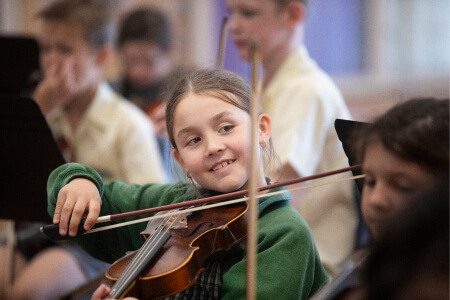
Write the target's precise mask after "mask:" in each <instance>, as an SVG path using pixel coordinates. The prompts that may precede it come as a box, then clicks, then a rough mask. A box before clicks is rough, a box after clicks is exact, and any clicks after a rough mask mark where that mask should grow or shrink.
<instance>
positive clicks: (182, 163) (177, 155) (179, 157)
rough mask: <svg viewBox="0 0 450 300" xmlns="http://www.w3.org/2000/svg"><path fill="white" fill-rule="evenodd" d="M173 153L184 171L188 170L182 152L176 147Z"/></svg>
mask: <svg viewBox="0 0 450 300" xmlns="http://www.w3.org/2000/svg"><path fill="white" fill-rule="evenodd" d="M172 155H173V157H174V158H175V160H176V161H177V162H178V164H179V165H180V166H181V168H182V169H183V171H185V172H187V171H188V170H186V168H185V166H184V161H183V159H182V158H181V156H180V152H178V150H176V149H173V151H172Z"/></svg>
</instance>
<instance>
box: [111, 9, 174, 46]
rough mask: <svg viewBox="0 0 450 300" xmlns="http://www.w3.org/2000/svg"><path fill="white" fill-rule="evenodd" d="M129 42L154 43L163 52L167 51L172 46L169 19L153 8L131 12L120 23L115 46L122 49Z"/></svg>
mask: <svg viewBox="0 0 450 300" xmlns="http://www.w3.org/2000/svg"><path fill="white" fill-rule="evenodd" d="M129 41H141V42H148V43H154V44H156V46H158V47H159V48H160V49H162V50H163V51H164V52H167V51H169V50H170V48H171V46H172V34H171V28H170V23H169V19H168V18H167V16H166V15H165V14H164V13H162V12H161V11H159V10H156V9H154V8H150V7H143V8H138V9H136V10H133V11H132V12H130V13H129V14H128V15H127V16H126V17H125V18H124V19H123V20H122V22H121V25H120V29H119V37H118V40H117V44H118V46H119V47H122V46H123V45H124V44H125V43H126V42H129Z"/></svg>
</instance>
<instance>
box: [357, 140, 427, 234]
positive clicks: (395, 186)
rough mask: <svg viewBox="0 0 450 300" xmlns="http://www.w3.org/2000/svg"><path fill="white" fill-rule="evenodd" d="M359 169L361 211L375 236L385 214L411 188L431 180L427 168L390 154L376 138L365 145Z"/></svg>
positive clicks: (407, 195)
mask: <svg viewBox="0 0 450 300" xmlns="http://www.w3.org/2000/svg"><path fill="white" fill-rule="evenodd" d="M363 172H364V173H365V175H366V177H365V179H364V188H363V191H362V203H361V209H362V215H363V218H364V220H365V222H366V223H367V226H368V227H369V229H370V232H371V233H372V236H373V237H374V238H375V239H377V238H378V237H379V236H380V232H381V231H382V230H383V225H384V223H385V221H386V219H387V218H388V217H390V216H391V215H392V214H395V213H397V212H398V211H399V210H400V209H402V208H403V207H404V206H405V204H406V202H407V201H408V199H409V198H410V197H411V196H412V195H413V194H414V193H415V192H418V191H420V190H423V189H426V188H429V187H431V186H432V185H433V184H434V181H435V180H434V176H433V174H432V173H431V172H430V171H428V170H427V169H425V168H424V167H423V166H421V165H419V164H417V163H415V162H412V161H408V160H405V159H402V158H401V157H399V156H396V155H394V154H393V153H392V152H390V151H389V150H388V149H386V148H385V147H384V146H383V145H382V144H381V142H379V141H374V142H371V143H370V144H368V145H367V146H366V150H365V155H364V163H363Z"/></svg>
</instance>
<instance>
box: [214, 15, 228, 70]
mask: <svg viewBox="0 0 450 300" xmlns="http://www.w3.org/2000/svg"><path fill="white" fill-rule="evenodd" d="M227 23H228V17H226V16H225V17H223V19H222V25H221V27H220V38H219V49H218V51H217V59H216V67H217V68H218V69H222V68H223V62H224V57H225V56H224V53H225V46H226V43H227V33H228V30H227Z"/></svg>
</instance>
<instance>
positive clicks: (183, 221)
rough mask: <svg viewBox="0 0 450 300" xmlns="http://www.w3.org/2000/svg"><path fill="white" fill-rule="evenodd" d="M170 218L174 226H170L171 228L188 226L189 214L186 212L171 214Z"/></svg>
mask: <svg viewBox="0 0 450 300" xmlns="http://www.w3.org/2000/svg"><path fill="white" fill-rule="evenodd" d="M170 218H171V219H170V221H171V222H172V226H170V227H171V228H174V229H183V228H187V216H186V214H185V213H182V214H179V215H176V216H171V217H170Z"/></svg>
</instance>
